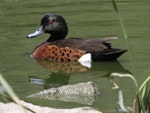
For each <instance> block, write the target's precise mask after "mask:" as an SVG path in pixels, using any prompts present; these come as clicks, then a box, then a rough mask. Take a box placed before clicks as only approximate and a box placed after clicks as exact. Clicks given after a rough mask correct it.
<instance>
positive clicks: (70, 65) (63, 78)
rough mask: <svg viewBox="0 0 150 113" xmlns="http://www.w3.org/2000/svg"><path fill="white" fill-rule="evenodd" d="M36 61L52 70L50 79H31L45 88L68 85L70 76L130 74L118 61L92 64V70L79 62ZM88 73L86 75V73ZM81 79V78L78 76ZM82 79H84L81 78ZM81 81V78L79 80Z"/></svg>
mask: <svg viewBox="0 0 150 113" xmlns="http://www.w3.org/2000/svg"><path fill="white" fill-rule="evenodd" d="M34 61H35V62H36V63H37V64H39V65H41V66H43V67H44V68H46V69H48V70H50V72H51V73H50V74H49V78H47V79H44V80H43V79H38V78H34V77H29V79H30V82H31V83H35V84H43V86H44V88H45V89H47V88H50V87H58V86H62V85H66V84H68V81H69V78H70V75H74V74H78V73H80V74H81V73H83V74H86V73H88V75H92V76H93V75H94V76H100V77H108V78H109V77H110V74H111V73H112V72H119V73H130V72H129V71H128V70H125V69H124V67H123V66H122V65H121V64H120V63H119V62H117V61H112V62H92V64H91V68H88V67H86V66H83V65H81V64H80V63H78V62H52V61H46V60H35V59H34ZM85 72H86V73H85ZM76 77H81V76H76ZM81 78H82V77H81ZM79 79H80V78H79Z"/></svg>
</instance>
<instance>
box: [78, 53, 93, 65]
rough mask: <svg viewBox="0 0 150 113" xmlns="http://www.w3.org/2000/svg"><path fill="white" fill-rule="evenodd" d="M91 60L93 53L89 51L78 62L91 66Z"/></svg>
mask: <svg viewBox="0 0 150 113" xmlns="http://www.w3.org/2000/svg"><path fill="white" fill-rule="evenodd" d="M91 61H92V57H91V53H87V54H85V55H83V56H82V57H81V58H80V59H79V60H78V62H79V63H80V64H81V65H83V66H85V67H88V68H91Z"/></svg>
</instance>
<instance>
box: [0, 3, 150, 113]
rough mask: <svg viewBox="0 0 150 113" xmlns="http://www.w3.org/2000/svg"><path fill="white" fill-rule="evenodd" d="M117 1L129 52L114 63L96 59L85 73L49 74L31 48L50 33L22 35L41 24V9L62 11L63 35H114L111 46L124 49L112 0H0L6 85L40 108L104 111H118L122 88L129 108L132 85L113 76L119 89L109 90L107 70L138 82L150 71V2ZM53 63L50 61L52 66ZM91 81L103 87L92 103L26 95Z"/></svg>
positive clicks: (0, 59)
mask: <svg viewBox="0 0 150 113" xmlns="http://www.w3.org/2000/svg"><path fill="white" fill-rule="evenodd" d="M117 5H118V8H119V11H120V14H121V16H122V18H123V19H124V24H125V27H126V30H127V33H128V44H129V48H130V52H131V58H129V53H125V54H124V55H122V56H121V57H120V58H119V59H118V62H119V63H117V62H95V63H92V68H91V69H89V70H84V72H75V73H65V72H59V73H53V72H52V71H50V70H48V69H46V68H44V67H43V66H41V65H39V64H37V63H35V62H34V61H33V59H31V58H30V54H31V52H32V50H33V49H34V47H35V46H36V45H38V44H39V43H41V42H43V41H45V40H46V39H47V37H48V34H44V35H41V36H39V37H37V38H34V39H27V38H26V36H27V34H29V33H32V32H33V31H34V30H35V29H36V28H37V27H38V25H39V23H40V19H41V17H42V16H43V15H44V14H45V13H58V14H61V15H62V16H63V17H64V18H65V19H66V21H67V23H68V26H69V34H68V36H67V37H87V38H102V37H106V36H118V37H119V39H118V40H116V41H113V42H112V45H113V46H114V47H119V48H127V47H126V44H125V39H124V38H123V35H122V31H121V27H120V24H119V20H118V18H117V15H116V13H115V12H114V9H113V6H112V3H111V0H76V1H71V0H65V1H64V0H57V1H56V0H43V1H41V0H30V1H21V0H1V4H0V27H1V28H0V72H1V73H2V74H3V75H4V77H5V78H6V80H7V81H8V82H9V83H10V85H11V86H12V88H13V89H14V90H15V92H16V93H17V94H18V96H19V97H20V98H21V99H24V100H26V101H28V102H32V103H34V104H37V105H41V106H50V107H55V108H74V107H82V106H90V107H93V108H96V109H98V110H100V111H103V112H105V113H116V110H115V108H116V107H118V104H117V102H118V91H119V90H122V92H123V95H124V102H125V103H124V104H125V105H126V106H132V103H133V99H134V98H135V94H136V92H135V85H134V83H133V82H132V80H131V79H129V78H117V77H115V78H113V81H114V82H116V83H117V84H118V85H119V89H116V90H113V89H112V87H113V84H112V82H111V81H110V80H109V78H110V73H112V72H121V73H131V74H133V75H134V77H135V78H136V80H137V81H138V83H139V84H141V83H142V82H143V81H144V79H145V78H146V77H147V76H148V74H149V66H150V59H149V58H150V52H149V51H150V47H149V34H150V13H149V11H150V1H149V0H142V1H140V0H117ZM52 66H53V65H52ZM30 78H38V79H43V80H45V81H46V84H44V85H40V84H33V83H31V82H30ZM88 81H93V82H94V83H95V84H97V86H98V87H99V88H100V90H101V94H100V95H99V96H98V97H96V98H95V101H94V102H93V104H92V105H85V104H84V105H83V104H80V103H73V102H70V103H69V102H63V101H51V100H45V99H37V98H26V96H28V95H30V94H33V93H36V92H39V91H41V90H43V89H45V88H49V87H58V86H62V85H66V84H76V83H79V82H88Z"/></svg>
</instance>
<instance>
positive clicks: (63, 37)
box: [47, 33, 67, 42]
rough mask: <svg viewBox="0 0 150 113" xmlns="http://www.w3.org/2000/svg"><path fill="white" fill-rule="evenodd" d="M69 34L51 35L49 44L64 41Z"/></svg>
mask: <svg viewBox="0 0 150 113" xmlns="http://www.w3.org/2000/svg"><path fill="white" fill-rule="evenodd" d="M66 35H67V33H53V34H51V35H50V37H49V38H48V40H47V41H48V42H53V41H56V40H63V39H65V37H66Z"/></svg>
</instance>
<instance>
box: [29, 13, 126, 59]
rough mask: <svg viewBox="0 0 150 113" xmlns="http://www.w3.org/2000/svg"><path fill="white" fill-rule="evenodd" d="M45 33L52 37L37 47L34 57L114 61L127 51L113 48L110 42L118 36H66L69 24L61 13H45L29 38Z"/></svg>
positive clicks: (33, 53)
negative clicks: (97, 37) (90, 37)
mask: <svg viewBox="0 0 150 113" xmlns="http://www.w3.org/2000/svg"><path fill="white" fill-rule="evenodd" d="M44 33H48V34H50V37H49V38H48V39H47V40H46V41H45V42H42V43H41V44H39V45H38V46H37V47H35V49H34V50H33V52H32V55H31V56H32V58H34V59H39V60H48V61H64V62H74V61H75V62H76V61H79V62H82V61H83V62H84V61H87V62H91V61H114V60H117V58H118V57H119V56H121V55H122V54H123V53H125V52H126V51H127V49H119V48H113V47H112V45H111V44H110V43H109V42H108V41H110V40H114V39H117V37H105V38H99V39H89V38H66V36H67V34H68V26H67V23H66V21H65V19H64V18H63V17H62V16H61V15H59V14H53V13H49V14H45V15H44V16H43V17H42V19H41V22H40V26H39V27H38V29H37V30H35V32H33V33H30V34H28V35H27V38H34V37H36V36H39V35H41V34H44Z"/></svg>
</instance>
